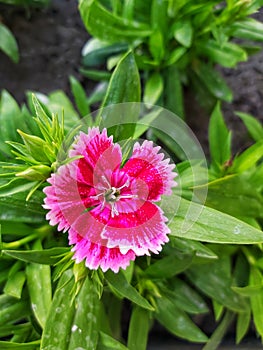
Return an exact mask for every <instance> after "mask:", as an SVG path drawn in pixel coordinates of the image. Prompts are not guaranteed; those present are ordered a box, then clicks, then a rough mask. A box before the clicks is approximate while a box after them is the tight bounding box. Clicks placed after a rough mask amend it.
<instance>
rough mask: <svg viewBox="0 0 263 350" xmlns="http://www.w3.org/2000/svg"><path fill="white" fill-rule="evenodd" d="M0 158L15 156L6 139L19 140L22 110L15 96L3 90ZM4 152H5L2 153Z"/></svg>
mask: <svg viewBox="0 0 263 350" xmlns="http://www.w3.org/2000/svg"><path fill="white" fill-rule="evenodd" d="M0 102H1V103H0V123H1V128H0V151H1V152H0V160H3V161H6V160H7V159H6V158H7V157H9V158H13V155H12V153H11V152H10V147H9V146H8V145H7V144H6V143H5V141H18V140H19V135H18V134H17V132H16V129H17V127H19V126H21V112H20V109H19V106H18V104H17V103H16V101H15V100H14V98H13V97H12V96H11V95H10V94H9V93H8V92H7V91H6V90H3V91H2V94H1V100H0ZM2 153H3V154H2Z"/></svg>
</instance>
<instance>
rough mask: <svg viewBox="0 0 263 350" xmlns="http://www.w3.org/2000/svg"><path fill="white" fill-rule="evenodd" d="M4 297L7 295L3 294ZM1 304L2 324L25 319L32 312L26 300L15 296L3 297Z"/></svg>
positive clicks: (0, 321)
mask: <svg viewBox="0 0 263 350" xmlns="http://www.w3.org/2000/svg"><path fill="white" fill-rule="evenodd" d="M3 297H6V295H3ZM0 305H1V309H0V326H2V325H6V324H8V323H11V322H12V323H15V322H17V321H21V320H24V319H25V317H26V316H27V315H28V314H29V313H30V310H29V305H28V303H27V302H26V301H25V300H19V301H17V299H16V298H13V297H10V298H6V299H4V298H2V300H0Z"/></svg>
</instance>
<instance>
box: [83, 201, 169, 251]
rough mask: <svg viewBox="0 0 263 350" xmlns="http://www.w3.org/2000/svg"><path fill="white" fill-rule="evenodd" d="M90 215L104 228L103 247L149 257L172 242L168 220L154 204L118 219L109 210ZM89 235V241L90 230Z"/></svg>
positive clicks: (120, 215)
mask: <svg viewBox="0 0 263 350" xmlns="http://www.w3.org/2000/svg"><path fill="white" fill-rule="evenodd" d="M89 214H90V215H91V216H93V218H94V219H95V221H96V222H97V223H96V227H97V228H99V227H100V228H101V238H102V242H103V244H105V245H106V246H107V247H108V248H119V249H120V251H121V253H123V254H126V253H127V252H128V251H129V250H132V251H133V252H134V253H135V254H136V255H145V254H147V255H149V254H150V251H151V252H153V253H155V254H157V253H158V252H159V251H161V249H162V244H164V243H166V242H168V237H167V235H168V233H170V230H169V228H168V227H167V225H166V224H165V222H166V221H167V219H166V217H165V216H164V215H163V212H162V210H161V209H160V208H159V207H157V206H156V205H155V204H153V203H151V202H144V203H142V204H141V206H140V207H139V209H137V210H136V211H129V212H122V213H119V215H115V216H114V217H112V216H111V212H110V210H109V209H108V208H106V207H105V208H104V210H102V211H101V210H98V209H93V210H91V211H90V212H89ZM99 225H101V226H99ZM94 227H95V224H94ZM102 228H103V229H102ZM78 232H79V231H78ZM86 232H87V233H86V236H85V238H86V237H87V238H89V237H90V232H89V230H86ZM93 242H94V240H93Z"/></svg>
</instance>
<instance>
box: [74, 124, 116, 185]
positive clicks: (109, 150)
mask: <svg viewBox="0 0 263 350" xmlns="http://www.w3.org/2000/svg"><path fill="white" fill-rule="evenodd" d="M69 155H70V157H75V156H79V155H81V156H83V158H81V159H79V161H78V175H77V178H78V181H80V182H82V183H87V184H89V185H96V184H97V183H99V182H100V181H101V177H102V176H103V175H104V176H105V173H106V172H107V171H108V172H109V170H111V171H113V170H114V169H115V168H116V167H118V166H119V165H120V163H121V159H122V155H121V148H120V146H119V145H118V144H113V141H112V136H111V137H108V136H107V130H106V129H103V130H102V132H101V133H100V131H99V128H89V130H88V134H84V133H83V132H81V133H80V135H79V136H78V138H77V139H76V142H75V143H74V145H73V149H72V150H71V151H70V153H69Z"/></svg>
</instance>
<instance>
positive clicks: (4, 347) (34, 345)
mask: <svg viewBox="0 0 263 350" xmlns="http://www.w3.org/2000/svg"><path fill="white" fill-rule="evenodd" d="M0 348H1V350H9V349H13V350H17V349H18V350H20V349H21V350H36V349H38V348H39V341H38V340H36V341H33V342H30V343H23V344H21V343H14V342H7V341H0Z"/></svg>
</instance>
